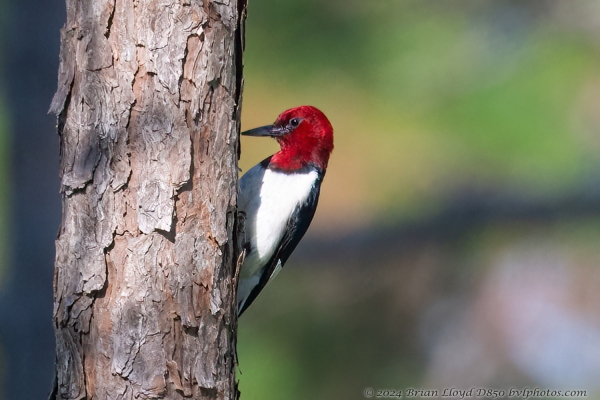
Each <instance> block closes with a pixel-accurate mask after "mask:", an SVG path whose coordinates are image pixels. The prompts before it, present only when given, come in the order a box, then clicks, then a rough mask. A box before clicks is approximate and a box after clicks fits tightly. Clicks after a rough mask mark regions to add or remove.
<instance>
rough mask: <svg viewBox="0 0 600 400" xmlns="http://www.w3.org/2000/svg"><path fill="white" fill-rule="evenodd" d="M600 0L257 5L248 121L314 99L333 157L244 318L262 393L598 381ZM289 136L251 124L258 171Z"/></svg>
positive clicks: (245, 358) (250, 386)
mask: <svg viewBox="0 0 600 400" xmlns="http://www.w3.org/2000/svg"><path fill="white" fill-rule="evenodd" d="M599 6H600V4H599V3H598V2H594V1H577V2H573V1H485V2H482V1H474V0H473V1H454V0H453V1H447V0H446V1H422V0H421V1H416V0H415V1H399V0H379V1H364V0H343V1H342V0H308V1H302V2H298V1H291V0H287V1H271V0H252V1H251V2H250V4H249V11H248V20H247V31H246V35H247V37H246V39H247V47H246V53H245V70H244V71H245V91H244V103H243V127H242V128H243V129H249V128H252V127H255V126H260V125H264V124H266V123H270V122H272V121H274V120H275V118H276V116H277V115H278V114H279V113H280V112H281V111H283V110H285V109H287V108H290V107H293V106H297V105H302V104H311V105H315V106H317V107H319V108H320V109H322V110H323V111H324V112H325V113H326V114H327V115H328V117H329V118H330V120H331V122H332V124H333V126H334V128H335V146H336V148H335V151H334V153H333V156H332V159H331V161H330V166H329V169H328V171H327V176H326V178H325V182H324V184H323V187H322V194H321V200H320V204H319V209H318V211H317V214H316V217H315V220H314V222H313V225H312V227H311V229H310V230H309V233H308V234H307V237H306V238H305V240H304V242H303V243H302V244H301V245H300V247H299V248H298V250H297V251H296V253H295V254H294V256H292V257H291V259H290V261H289V263H288V265H287V267H286V268H285V271H284V272H283V273H282V274H280V275H279V276H278V277H277V279H276V280H275V282H274V283H273V284H271V285H269V286H268V287H267V288H266V289H265V291H264V292H263V294H261V296H260V297H259V298H258V300H257V301H256V302H255V303H254V305H253V307H252V308H250V309H249V311H248V312H247V313H246V314H245V315H244V316H243V317H242V318H241V320H240V326H239V358H240V369H241V375H240V389H241V392H242V398H244V399H247V400H252V399H261V400H268V399H282V398H285V399H290V400H293V399H361V398H364V396H363V390H364V389H365V388H374V389H402V390H405V389H406V388H411V387H412V388H428V389H438V390H440V393H441V390H443V389H444V388H452V387H455V388H459V389H468V388H470V387H476V388H497V389H505V390H508V388H510V387H516V388H522V387H540V388H548V389H554V390H563V391H564V390H568V389H587V390H588V398H599V397H598V393H599V392H598V389H600V383H599V382H600V381H599V380H598V376H600V311H599V310H600V307H599V305H600V295H599V294H598V291H597V288H598V287H600V269H599V268H598V267H599V266H600V242H599V239H600V229H599V228H600V218H599V211H600V210H599V207H600V196H599V195H600V193H599V188H600V186H599V185H598V184H599V183H600V179H599V177H600V174H599V167H600V165H599V164H600V157H599V150H600V72H599V71H600V7H599ZM276 150H277V145H276V143H275V142H267V141H266V140H264V139H256V138H244V139H243V140H242V159H241V167H242V169H243V170H244V171H246V170H248V169H249V168H250V167H251V166H252V165H254V164H255V163H257V162H259V161H260V160H262V159H263V158H265V157H266V156H268V155H270V154H271V153H272V152H274V151H276Z"/></svg>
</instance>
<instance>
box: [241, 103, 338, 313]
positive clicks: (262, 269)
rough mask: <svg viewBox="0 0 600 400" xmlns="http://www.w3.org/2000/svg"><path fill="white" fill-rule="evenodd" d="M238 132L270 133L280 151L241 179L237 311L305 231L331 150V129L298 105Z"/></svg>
mask: <svg viewBox="0 0 600 400" xmlns="http://www.w3.org/2000/svg"><path fill="white" fill-rule="evenodd" d="M242 135H247V136H270V137H273V138H275V139H276V140H277V142H279V145H280V147H281V150H280V151H278V152H277V153H275V154H273V155H272V156H271V157H269V158H267V159H265V160H263V161H262V162H261V163H260V164H258V165H255V166H254V167H252V168H251V169H250V170H249V171H248V172H246V174H244V176H242V178H241V179H240V193H239V196H238V209H239V210H240V211H242V212H244V213H245V214H246V225H245V226H246V245H245V246H246V258H245V260H244V263H243V264H242V267H241V270H240V279H239V284H238V292H237V305H238V313H239V315H241V314H242V313H243V312H244V311H245V310H246V309H247V308H248V307H249V306H250V304H252V302H253V301H254V299H256V296H258V294H259V293H260V292H261V290H262V289H263V288H264V287H265V285H266V284H267V282H268V281H269V280H270V279H272V278H274V277H275V275H277V273H278V272H279V271H280V270H281V267H283V266H284V265H285V262H286V261H287V260H288V258H289V257H290V255H291V254H292V252H293V251H294V249H295V248H296V246H297V245H298V243H299V242H300V239H302V236H304V234H305V233H306V230H307V229H308V226H309V225H310V222H311V221H312V219H313V216H314V215H315V210H316V209H317V201H318V200H319V190H320V188H321V182H322V181H323V177H324V176H325V170H326V169H327V162H328V161H329V155H330V154H331V151H332V150H333V128H332V126H331V124H330V123H329V120H328V119H327V117H326V116H325V114H323V113H322V112H321V111H319V110H318V109H316V108H315V107H312V106H302V107H296V108H292V109H290V110H287V111H284V112H283V113H282V114H281V115H279V117H277V120H276V121H275V123H274V124H273V125H269V126H263V127H260V128H255V129H252V130H249V131H246V132H243V133H242Z"/></svg>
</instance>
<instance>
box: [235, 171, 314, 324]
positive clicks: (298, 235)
mask: <svg viewBox="0 0 600 400" xmlns="http://www.w3.org/2000/svg"><path fill="white" fill-rule="evenodd" d="M322 181H323V177H322V175H321V174H319V177H318V178H317V180H316V181H315V188H314V190H311V194H310V196H309V197H308V198H307V199H306V201H305V202H304V203H303V204H301V205H299V206H298V207H296V209H295V210H294V212H293V213H292V216H291V217H290V219H289V220H288V226H287V229H286V233H285V234H284V235H283V238H281V242H279V246H277V251H275V253H274V254H273V257H271V259H270V260H269V262H268V263H267V264H266V265H265V266H264V267H263V271H262V273H261V274H260V280H259V282H258V285H256V286H255V287H254V288H253V289H252V291H251V292H250V294H249V295H248V298H247V299H246V301H245V302H244V306H243V307H242V309H241V310H240V311H239V314H238V316H240V315H242V313H243V312H244V311H246V309H247V308H248V307H250V304H252V302H253V301H254V299H256V297H257V296H258V294H259V293H260V292H261V291H262V290H263V288H264V287H265V285H266V284H267V282H269V279H271V275H273V271H275V268H276V267H277V263H278V262H279V261H281V266H282V267H283V266H284V265H285V263H286V261H287V260H288V258H289V257H290V255H291V254H292V252H293V251H294V250H295V249H296V246H298V243H300V240H301V239H302V237H303V236H304V234H305V233H306V231H307V230H308V227H309V226H310V223H311V221H312V219H313V217H314V216H315V211H316V210H317V202H318V201H319V192H320V190H321V182H322Z"/></svg>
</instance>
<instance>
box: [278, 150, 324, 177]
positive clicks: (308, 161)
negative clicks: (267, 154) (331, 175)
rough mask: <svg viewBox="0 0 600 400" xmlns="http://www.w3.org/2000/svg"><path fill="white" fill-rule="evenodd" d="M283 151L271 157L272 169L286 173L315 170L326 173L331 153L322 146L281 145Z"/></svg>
mask: <svg viewBox="0 0 600 400" xmlns="http://www.w3.org/2000/svg"><path fill="white" fill-rule="evenodd" d="M280 144H281V150H280V151H278V152H277V153H275V154H273V156H272V157H271V162H270V164H269V165H270V167H272V168H274V169H278V170H282V171H286V172H300V171H302V170H304V169H306V168H314V169H317V170H319V171H322V172H325V170H326V169H327V162H328V161H329V154H330V151H328V150H327V149H325V148H323V147H322V146H319V145H318V144H317V145H314V144H313V145H311V146H308V145H306V143H304V145H302V144H300V145H298V144H288V143H280Z"/></svg>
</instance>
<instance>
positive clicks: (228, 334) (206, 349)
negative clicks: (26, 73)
mask: <svg viewBox="0 0 600 400" xmlns="http://www.w3.org/2000/svg"><path fill="white" fill-rule="evenodd" d="M244 16H245V0H221V1H219V2H217V1H212V0H204V1H199V0H179V1H176V0H94V1H79V0H67V23H66V25H65V27H64V28H63V29H62V31H61V39H62V45H61V47H62V48H61V54H60V61H61V63H60V69H59V84H58V91H57V93H56V95H55V97H54V100H53V102H52V107H51V111H52V112H55V113H57V114H58V116H59V118H58V133H59V135H60V139H61V165H60V168H61V180H62V185H61V193H62V196H63V220H62V225H61V227H60V231H59V235H58V239H57V241H56V253H57V254H56V264H55V279H54V291H55V298H54V322H55V331H56V346H57V347H56V351H57V353H56V382H55V387H54V392H53V394H52V396H51V398H53V399H54V398H56V399H83V398H86V399H134V398H142V399H145V398H168V399H181V398H184V397H192V398H195V399H235V398H237V397H238V392H237V387H236V382H235V370H234V368H235V338H236V337H235V331H236V326H237V317H236V308H235V301H234V299H235V284H236V283H235V271H236V266H235V260H236V259H237V254H238V252H239V248H238V245H237V243H236V242H235V235H234V232H235V230H236V227H237V219H236V213H235V210H236V208H235V207H236V188H237V158H238V146H239V144H238V132H239V120H240V105H241V103H240V101H241V90H242V68H241V66H242V64H241V56H242V54H241V53H242V44H243V19H244Z"/></svg>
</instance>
